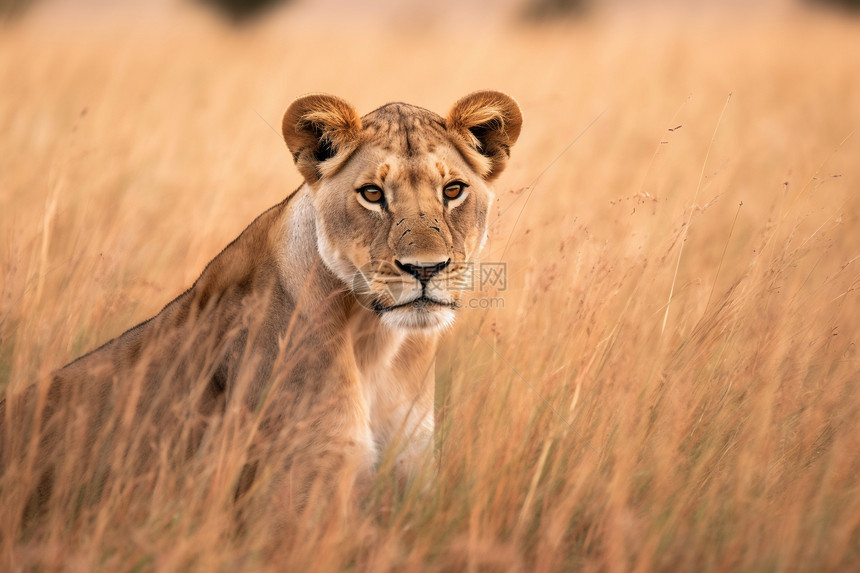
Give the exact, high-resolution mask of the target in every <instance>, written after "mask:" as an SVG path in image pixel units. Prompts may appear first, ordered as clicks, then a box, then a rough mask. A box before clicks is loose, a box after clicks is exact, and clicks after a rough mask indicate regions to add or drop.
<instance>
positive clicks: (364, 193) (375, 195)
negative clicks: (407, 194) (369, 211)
mask: <svg viewBox="0 0 860 573" xmlns="http://www.w3.org/2000/svg"><path fill="white" fill-rule="evenodd" d="M358 192H359V193H361V198H362V199H364V200H365V201H367V202H368V203H382V199H383V197H384V195H383V194H382V189H380V188H379V187H377V186H375V185H366V186H364V187H362V188H361V189H359V190H358Z"/></svg>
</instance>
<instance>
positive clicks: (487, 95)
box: [446, 91, 523, 181]
mask: <svg viewBox="0 0 860 573" xmlns="http://www.w3.org/2000/svg"><path fill="white" fill-rule="evenodd" d="M446 125H447V127H448V130H449V131H452V132H454V133H455V134H457V135H459V136H460V138H461V141H464V142H465V143H466V145H467V150H466V153H464V155H465V156H466V157H467V158H469V159H470V162H471V163H472V164H473V167H475V168H476V170H477V171H478V172H479V173H481V175H482V176H483V177H484V179H486V180H487V181H491V180H493V179H495V178H496V177H498V176H499V174H501V172H502V171H503V170H504V169H505V165H506V164H507V162H508V158H509V157H510V156H511V147H512V146H513V145H514V143H516V141H517V138H518V137H519V136H520V129H521V128H522V125H523V115H522V113H521V112H520V106H518V105H517V102H515V101H514V99H513V98H512V97H510V96H508V95H505V94H503V93H501V92H495V91H481V92H475V93H472V94H469V95H467V96H466V97H464V98H462V99H460V100H459V101H457V103H455V104H454V106H453V107H452V108H451V111H449V112H448V118H447V119H446Z"/></svg>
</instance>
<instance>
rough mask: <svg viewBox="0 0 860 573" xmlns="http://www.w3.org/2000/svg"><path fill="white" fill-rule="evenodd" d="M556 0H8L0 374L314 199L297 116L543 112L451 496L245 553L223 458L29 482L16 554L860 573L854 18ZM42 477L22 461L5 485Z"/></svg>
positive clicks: (505, 211)
mask: <svg viewBox="0 0 860 573" xmlns="http://www.w3.org/2000/svg"><path fill="white" fill-rule="evenodd" d="M564 4H566V3H564V2H539V1H535V2H531V3H523V2H513V1H512V2H501V3H494V2H489V1H483V0H482V1H478V0H476V1H474V2H466V3H456V4H455V3H447V4H441V5H440V4H436V3H434V4H430V3H420V2H405V3H396V2H383V1H379V2H372V3H366V4H358V3H348V2H336V1H328V2H309V1H304V2H303V1H300V0H295V1H294V2H289V3H286V4H279V5H275V6H271V7H269V8H267V9H266V10H263V11H261V12H260V13H258V14H256V15H254V14H251V15H249V16H248V17H239V18H238V20H237V19H236V17H229V18H224V17H223V16H221V15H220V13H219V11H218V10H217V9H214V8H212V7H211V6H206V5H204V4H197V3H188V2H185V3H182V2H179V3H176V2H155V3H144V2H131V3H123V4H110V3H106V2H105V3H100V2H91V3H90V2H64V1H49V0H44V1H42V2H36V3H33V4H32V5H30V6H29V7H27V6H24V8H26V9H21V10H19V9H15V10H14V12H15V14H16V15H15V16H13V17H11V18H9V19H7V20H6V22H5V23H3V24H0V85H2V86H3V89H2V92H0V126H2V134H3V136H2V139H0V213H2V216H0V241H2V243H0V246H2V248H0V272H2V277H3V281H2V286H0V387H6V386H10V387H12V388H21V387H23V386H24V385H27V384H29V383H31V382H33V381H34V380H36V379H38V378H39V377H40V376H44V375H46V374H47V373H49V372H50V371H51V370H53V369H55V368H57V367H58V366H61V365H63V364H65V363H66V362H67V361H69V360H71V359H73V358H75V357H76V356H78V355H79V354H81V353H82V352H84V351H86V350H88V349H91V348H93V347H94V346H96V345H98V344H100V343H101V342H103V341H105V340H107V339H109V338H111V337H113V336H115V335H117V334H119V333H121V332H122V331H123V330H125V329H126V328H128V327H130V326H133V325H134V324H136V323H137V322H139V321H141V320H143V319H146V318H148V317H149V316H151V315H153V314H154V313H155V312H157V311H158V310H160V308H161V307H162V306H163V305H164V304H166V303H167V302H168V301H169V300H171V299H172V298H173V296H175V294H177V293H179V292H181V290H183V289H185V288H187V287H188V286H189V285H190V284H191V283H192V281H193V280H194V279H195V278H196V277H197V275H198V274H199V273H200V272H201V270H202V268H203V267H204V265H205V264H206V263H207V262H208V261H209V260H210V259H211V258H212V257H213V256H215V255H216V254H217V253H218V252H219V251H220V249H221V248H222V247H223V246H224V245H226V244H227V243H228V242H229V241H230V240H232V239H233V238H234V237H235V236H236V235H237V234H238V233H239V232H241V230H242V229H243V228H244V227H245V226H246V225H247V224H248V223H249V222H250V221H251V220H252V219H253V218H254V217H255V216H256V215H257V214H259V213H260V212H262V211H263V210H264V209H266V208H267V207H269V206H271V205H272V204H274V203H276V202H278V201H280V200H281V199H282V198H283V197H284V196H285V195H286V194H287V193H289V192H290V191H292V190H293V189H294V188H295V187H297V186H298V185H299V184H300V178H299V175H298V173H297V172H296V171H295V169H294V168H293V166H292V162H291V160H290V157H289V154H288V153H287V151H286V148H285V146H284V144H283V142H282V140H281V139H280V135H279V133H278V132H279V126H280V119H281V114H282V113H283V111H284V109H285V108H286V106H287V105H288V104H289V102H290V101H291V100H292V99H293V98H295V97H297V96H299V95H301V94H304V93H307V92H311V91H324V92H330V93H333V94H337V95H339V96H342V97H344V98H346V99H347V100H349V101H351V102H352V103H353V104H354V105H356V107H357V108H358V109H359V111H360V112H367V111H370V110H372V109H374V108H375V107H377V106H379V105H381V104H383V103H386V102H388V101H396V100H400V101H407V102H409V103H413V104H416V105H420V106H422V107H426V108H429V109H432V110H434V111H437V112H439V113H442V114H444V112H445V111H447V109H448V106H450V105H451V104H452V103H453V102H454V101H455V100H456V99H457V98H459V97H460V96H462V95H464V94H465V93H468V92H470V91H473V90H475V89H482V88H491V89H498V90H502V91H505V92H507V93H509V94H511V95H512V96H514V97H515V98H516V99H517V100H518V101H519V103H520V105H521V106H522V109H523V113H524V117H525V123H524V129H523V133H522V136H521V139H520V141H519V143H518V144H517V146H516V147H515V148H514V149H513V160H512V162H511V163H510V167H509V168H508V170H507V171H506V172H505V173H504V174H503V176H502V178H501V179H500V180H499V182H498V184H497V186H496V189H497V196H498V205H497V207H496V213H497V214H498V218H497V219H495V220H494V223H493V225H492V228H491V240H490V243H489V244H488V248H487V251H486V252H485V256H484V259H485V260H490V261H504V262H505V263H507V272H508V281H507V282H508V285H507V289H506V290H505V291H503V292H498V293H485V294H486V295H488V296H499V297H501V298H502V299H503V300H504V306H503V308H494V309H489V310H464V311H463V315H462V316H461V319H460V321H459V325H458V327H457V328H456V330H455V332H454V333H453V334H452V335H451V336H450V337H448V339H447V341H446V343H445V345H444V348H443V349H442V351H441V353H440V359H439V362H438V365H437V381H438V391H437V394H438V400H437V401H438V403H439V419H440V423H439V427H440V469H439V476H438V478H437V479H436V481H435V482H434V483H433V485H431V486H430V487H429V488H428V489H426V490H417V489H416V490H415V491H410V492H407V494H405V495H404V496H402V497H398V496H396V495H394V493H393V491H392V489H391V487H390V486H391V484H390V483H388V482H387V481H385V480H384V479H382V478H381V480H380V484H379V488H378V491H377V492H376V495H378V496H379V499H382V500H387V501H386V503H385V504H383V505H386V506H387V507H389V509H388V510H386V511H385V512H380V511H379V505H378V504H374V503H370V504H368V506H367V507H365V508H364V509H362V511H361V512H359V514H358V515H355V516H352V518H351V520H350V521H349V522H348V523H334V522H329V521H325V522H320V521H315V522H309V523H308V524H307V525H308V527H307V528H306V529H305V530H303V533H301V535H293V536H284V537H283V538H281V537H279V536H280V535H281V533H280V532H279V531H277V530H272V529H269V528H266V527H264V526H262V525H260V526H257V527H250V528H249V529H247V530H245V531H243V532H240V533H237V532H235V531H234V530H233V529H232V528H231V527H229V526H228V525H226V523H227V522H228V521H229V519H230V515H231V510H230V501H231V499H230V496H229V491H228V489H229V488H226V487H225V486H223V485H221V486H218V485H217V484H216V485H212V484H211V483H209V482H207V481H206V480H207V479H208V478H207V476H208V475H209V474H208V473H207V471H208V470H207V468H211V467H212V464H214V463H215V461H214V458H212V459H210V458H207V457H206V456H203V457H202V458H201V459H199V460H197V462H196V463H198V464H199V465H198V466H195V467H197V468H198V469H200V473H199V474H197V475H194V474H192V475H185V476H175V479H172V480H168V481H167V482H166V484H167V485H164V484H162V485H161V486H160V489H158V490H157V491H153V490H144V493H143V494H142V495H141V494H139V493H136V494H135V495H131V494H128V496H126V497H119V498H116V497H114V498H109V499H105V500H104V501H103V502H101V503H100V504H99V505H98V506H96V507H93V508H90V510H88V511H86V512H80V511H73V510H72V509H70V506H69V505H63V503H60V502H57V505H56V507H53V508H52V518H51V520H49V521H48V522H47V524H43V525H41V526H39V527H37V528H35V529H33V530H22V529H21V526H20V523H19V522H18V520H17V519H15V516H14V515H13V513H12V511H11V509H10V508H12V507H14V503H13V500H11V498H10V497H9V495H4V497H3V499H2V500H0V504H2V505H0V527H2V531H0V564H2V565H0V566H2V567H3V568H4V569H8V570H19V569H32V568H44V569H46V570H50V569H58V568H67V569H73V570H88V571H89V570H111V571H118V570H123V571H124V570H136V571H140V570H157V571H166V570H187V569H196V570H235V569H236V568H237V567H241V568H242V569H251V570H270V569H271V570H283V569H285V568H306V569H313V570H340V569H357V570H380V571H382V570H394V569H396V570H440V571H441V570H511V571H533V570H534V571H550V570H584V571H631V570H637V571H646V570H666V571H677V570H744V571H794V570H798V571H825V570H831V571H846V570H856V569H857V568H860V486H858V479H857V476H858V474H860V458H858V454H857V452H858V451H860V433H858V432H857V427H856V420H857V419H858V415H860V394H858V383H860V355H858V352H857V336H858V332H860V328H858V318H860V311H858V300H860V290H858V289H860V270H858V268H860V267H858V265H860V231H858V217H860V196H858V193H857V190H858V188H860V164H858V158H860V140H858V134H856V133H855V129H856V128H857V126H858V125H860V74H858V73H857V62H858V61H860V21H858V20H857V18H856V16H853V15H852V12H851V11H850V10H848V11H846V10H844V9H827V8H821V7H820V6H817V5H814V4H802V3H792V2H780V1H773V2H761V3H757V4H753V5H749V4H744V3H729V4H717V3H708V2H698V3H692V4H691V3H680V2H678V3H672V4H665V3H622V2H603V3H600V2H592V3H588V4H582V3H579V2H574V3H571V7H572V8H570V9H567V7H565V6H563V5H564ZM7 5H8V6H12V4H10V3H6V4H4V5H3V6H4V11H6V9H7ZM12 11H13V10H12V9H9V10H8V12H9V13H11V12H12ZM589 126H590V127H589ZM580 135H581V136H580ZM577 138H578V139H577ZM571 144H572V145H571ZM207 464H208V465H207ZM162 469H165V470H167V471H169V468H162ZM27 477H28V474H26V473H16V472H15V471H12V470H10V469H9V468H5V470H4V473H3V476H2V478H0V488H2V490H3V491H4V492H9V491H10V487H11V484H18V485H20V482H22V481H26V479H27ZM207 487H208V488H209V489H206V488H207ZM218 487H221V490H218V489H217V488H218ZM212 488H215V489H214V490H213V489H212ZM222 490H223V491H222ZM212 491H220V493H221V494H223V495H221V496H220V497H217V496H216V499H219V500H221V502H223V503H213V502H212V499H213V497H212ZM260 495H262V494H260ZM177 500H179V501H181V504H179V506H178V507H177ZM392 500H393V501H392ZM260 523H261V524H262V523H265V521H264V520H261V521H260Z"/></svg>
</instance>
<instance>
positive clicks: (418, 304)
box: [373, 295, 459, 314]
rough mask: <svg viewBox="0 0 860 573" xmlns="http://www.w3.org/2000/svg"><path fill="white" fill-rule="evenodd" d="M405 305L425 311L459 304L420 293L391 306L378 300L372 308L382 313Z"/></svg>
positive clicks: (454, 307) (453, 306) (451, 307)
mask: <svg viewBox="0 0 860 573" xmlns="http://www.w3.org/2000/svg"><path fill="white" fill-rule="evenodd" d="M407 307H412V310H416V311H419V312H426V311H429V310H431V309H432V308H434V307H443V308H450V309H454V310H456V309H457V308H458V307H459V304H458V303H457V301H455V300H452V301H451V302H444V301H441V300H436V299H435V298H431V297H429V296H427V295H421V296H419V297H418V298H414V299H412V300H410V301H407V302H403V303H400V304H393V305H391V306H384V305H382V304H380V303H379V302H375V303H374V305H373V310H374V311H376V312H377V313H379V314H382V313H384V312H389V311H392V310H397V309H398V308H407Z"/></svg>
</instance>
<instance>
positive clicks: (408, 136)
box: [2, 91, 522, 496]
mask: <svg viewBox="0 0 860 573" xmlns="http://www.w3.org/2000/svg"><path fill="white" fill-rule="evenodd" d="M521 123H522V116H521V114H520V110H519V108H518V106H517V104H516V103H515V102H514V100H513V99H511V98H510V97H508V96H506V95H504V94H502V93H499V92H493V91H482V92H476V93H473V94H470V95H468V96H466V97H464V98H462V99H460V100H459V101H457V102H456V103H455V104H454V106H453V107H452V108H451V110H450V111H449V112H448V115H447V117H445V118H442V117H440V116H438V115H436V114H435V113H432V112H430V111H427V110H425V109H421V108H419V107H415V106H412V105H407V104H403V103H390V104H387V105H385V106H382V107H380V108H379V109H377V110H375V111H373V112H371V113H369V114H367V115H365V116H364V117H359V116H358V114H357V113H356V111H355V109H353V107H352V106H351V105H350V104H348V103H347V102H345V101H344V100H342V99H340V98H337V97H334V96H330V95H322V94H314V95H308V96H305V97H302V98H299V99H297V100H296V101H294V102H293V103H292V104H291V105H290V106H289V108H288V109H287V111H286V113H285V115H284V119H283V136H284V139H285V141H286V144H287V146H288V148H289V150H290V153H291V154H292V157H293V160H294V161H295V164H296V166H297V168H298V170H299V172H300V173H301V174H302V176H303V177H304V180H305V181H304V183H303V184H302V185H301V186H300V187H299V188H298V189H297V190H296V191H294V192H293V193H292V194H291V195H289V196H288V197H287V198H286V199H285V200H284V201H283V202H281V203H280V204H278V205H276V206H274V207H272V208H271V209H269V210H268V211H266V212H265V213H263V214H262V215H260V216H259V217H258V218H257V219H256V220H255V221H254V222H253V223H251V224H250V225H249V226H248V228H247V229H245V231H243V232H242V234H241V235H239V237H238V238H237V239H236V240H234V241H233V242H232V243H231V244H230V245H228V246H227V247H226V248H225V249H224V250H223V251H222V252H221V253H220V254H219V255H218V256H217V257H215V258H214V259H213V260H212V262H210V263H209V265H207V267H206V269H205V270H204V271H203V273H202V274H201V275H200V277H199V278H198V279H197V281H196V282H195V283H194V285H193V286H192V287H191V288H190V289H188V290H187V291H186V292H184V293H183V294H181V295H180V296H179V297H177V298H176V299H175V300H173V301H172V302H171V303H169V304H168V305H167V306H166V307H165V308H164V309H163V310H162V311H161V312H160V313H158V314H157V315H156V316H155V317H153V318H151V319H150V320H147V321H146V322H143V323H142V324H139V325H138V326H136V327H134V328H132V329H131V330H129V331H127V332H125V333H124V334H122V335H121V336H119V337H117V338H115V339H113V340H111V341H110V342H108V343H106V344H105V345H103V346H102V347H100V348H98V349H97V350H94V351H93V352H90V353H89V354H86V355H85V356H83V357H81V358H79V359H77V360H76V361H74V362H72V363H71V364H69V365H67V366H66V367H64V368H62V369H61V370H59V371H58V372H56V373H55V375H54V376H53V379H52V381H51V383H50V384H49V385H47V389H43V391H42V393H41V394H40V400H38V402H39V403H40V404H42V406H39V407H38V408H36V409H35V411H36V412H40V414H38V415H33V414H32V413H31V414H30V418H26V419H24V418H20V419H18V418H15V416H14V415H12V414H9V413H6V414H4V415H3V416H2V418H5V422H6V423H5V424H4V425H7V426H8V425H9V424H16V425H17V426H19V427H20V426H21V425H25V426H27V427H31V428H33V429H34V431H35V429H36V428H38V429H39V430H38V431H40V432H41V435H42V438H41V445H40V448H41V450H42V451H43V452H45V454H44V457H45V459H48V460H49V459H50V457H51V456H52V455H54V454H56V453H57V452H58V451H59V450H61V449H63V450H68V447H67V446H63V445H62V444H63V440H64V428H63V423H64V422H57V421H56V420H55V419H56V418H57V416H54V414H55V413H56V412H57V411H58V410H59V406H57V404H60V403H62V400H63V399H64V398H66V399H68V398H69V397H70V396H74V397H76V399H77V402H76V403H77V404H85V405H86V409H85V410H84V411H83V413H84V415H85V416H87V417H88V418H89V419H90V422H91V423H90V427H91V430H90V431H89V432H88V433H86V436H85V438H84V442H85V443H86V444H98V443H103V442H104V440H106V439H108V437H106V436H105V430H104V429H103V426H104V425H105V424H106V423H108V422H107V421H108V420H112V421H111V422H110V423H111V424H113V425H114V427H115V429H119V428H120V425H122V424H123V423H124V424H125V425H126V426H127V427H130V428H135V427H139V428H141V430H140V431H141V432H143V431H144V430H143V428H150V429H152V430H151V432H154V433H155V434H156V435H150V436H149V437H147V438H140V439H139V440H138V443H137V444H136V445H135V446H134V448H136V450H135V454H136V455H138V456H139V457H140V459H141V460H147V459H149V457H151V456H152V454H154V453H155V452H156V450H157V449H158V436H157V433H158V432H159V431H160V429H162V428H166V427H168V426H169V425H170V424H171V423H174V424H178V425H179V426H182V425H183V424H184V425H186V426H187V425H188V424H189V422H190V421H194V420H197V421H200V420H205V419H207V418H211V416H212V415H214V414H217V413H218V412H223V411H224V409H225V408H227V407H228V406H229V405H230V404H235V403H236V402H238V403H240V404H244V406H243V407H247V408H248V411H249V412H251V413H254V414H255V415H258V416H259V424H260V427H261V428H262V429H263V430H264V432H263V434H264V435H265V433H266V432H269V433H270V434H272V433H277V432H288V433H291V434H292V435H293V437H294V438H295V440H294V442H295V443H294V445H293V447H292V449H291V450H290V451H291V453H290V457H289V459H286V460H283V461H280V460H279V462H278V463H282V464H283V467H284V469H285V470H288V472H289V475H290V482H291V484H293V487H294V489H293V490H291V491H293V494H291V495H295V496H297V495H299V494H297V493H296V492H301V491H302V488H304V487H305V484H306V482H309V481H311V480H312V479H313V478H314V477H319V476H320V475H322V474H323V473H325V472H326V471H330V470H331V471H333V470H335V469H337V468H347V467H348V468H352V470H353V471H354V476H356V477H359V476H367V475H370V474H371V473H372V472H373V470H374V467H375V466H376V465H377V463H378V462H379V458H380V455H381V452H383V451H385V450H386V448H389V447H390V446H392V444H393V443H394V442H395V441H396V442H397V443H398V444H399V446H398V447H397V453H396V467H397V471H398V472H400V473H401V474H402V475H403V476H404V477H406V478H408V476H410V475H411V474H412V473H414V471H415V470H416V468H417V465H418V463H419V462H420V460H421V459H422V458H424V457H426V456H424V455H423V454H424V453H425V452H426V451H427V450H428V447H429V446H430V445H431V442H432V434H433V399H434V360H435V353H436V346H437V341H438V337H439V335H440V333H441V332H442V331H444V330H445V329H446V328H447V327H449V326H450V325H451V324H452V322H453V321H454V316H455V311H456V310H457V307H458V305H459V300H460V296H461V292H462V291H461V287H462V285H463V284H464V281H466V280H468V278H469V277H468V276H467V274H468V272H470V266H469V265H468V263H469V262H470V261H471V260H472V258H473V257H474V256H475V255H476V253H477V251H478V250H479V249H480V248H481V246H482V245H483V243H484V241H485V239H486V235H487V217H488V213H489V209H490V203H491V199H492V192H491V190H490V183H491V182H492V181H493V180H494V179H495V178H496V177H498V176H499V174H500V173H501V172H502V170H503V169H504V167H505V165H506V162H507V161H508V157H509V154H510V148H511V146H512V145H513V144H514V143H515V142H516V140H517V137H518V136H519V133H520V127H521ZM31 394H32V391H31ZM31 401H32V400H31ZM117 411H120V412H123V414H122V415H119V416H117V415H116V414H115V413H116V412H117ZM111 412H114V414H113V417H110V416H111ZM21 416H23V414H22V415H21ZM28 420H29V421H28ZM66 420H68V416H67V417H66ZM31 424H32V426H31ZM192 425H193V424H192ZM100 432H101V433H100ZM6 434H7V436H6V438H5V439H6V441H7V442H8V441H9V437H8V434H9V432H6ZM99 440H101V442H100V441H99ZM189 443H190V442H189ZM84 449H86V448H84ZM94 449H95V448H94ZM51 452H54V453H53V454H52V453H51ZM147 452H148V454H149V457H148V456H147V455H146V454H147ZM295 484H302V485H300V486H298V487H296V486H295Z"/></svg>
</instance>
